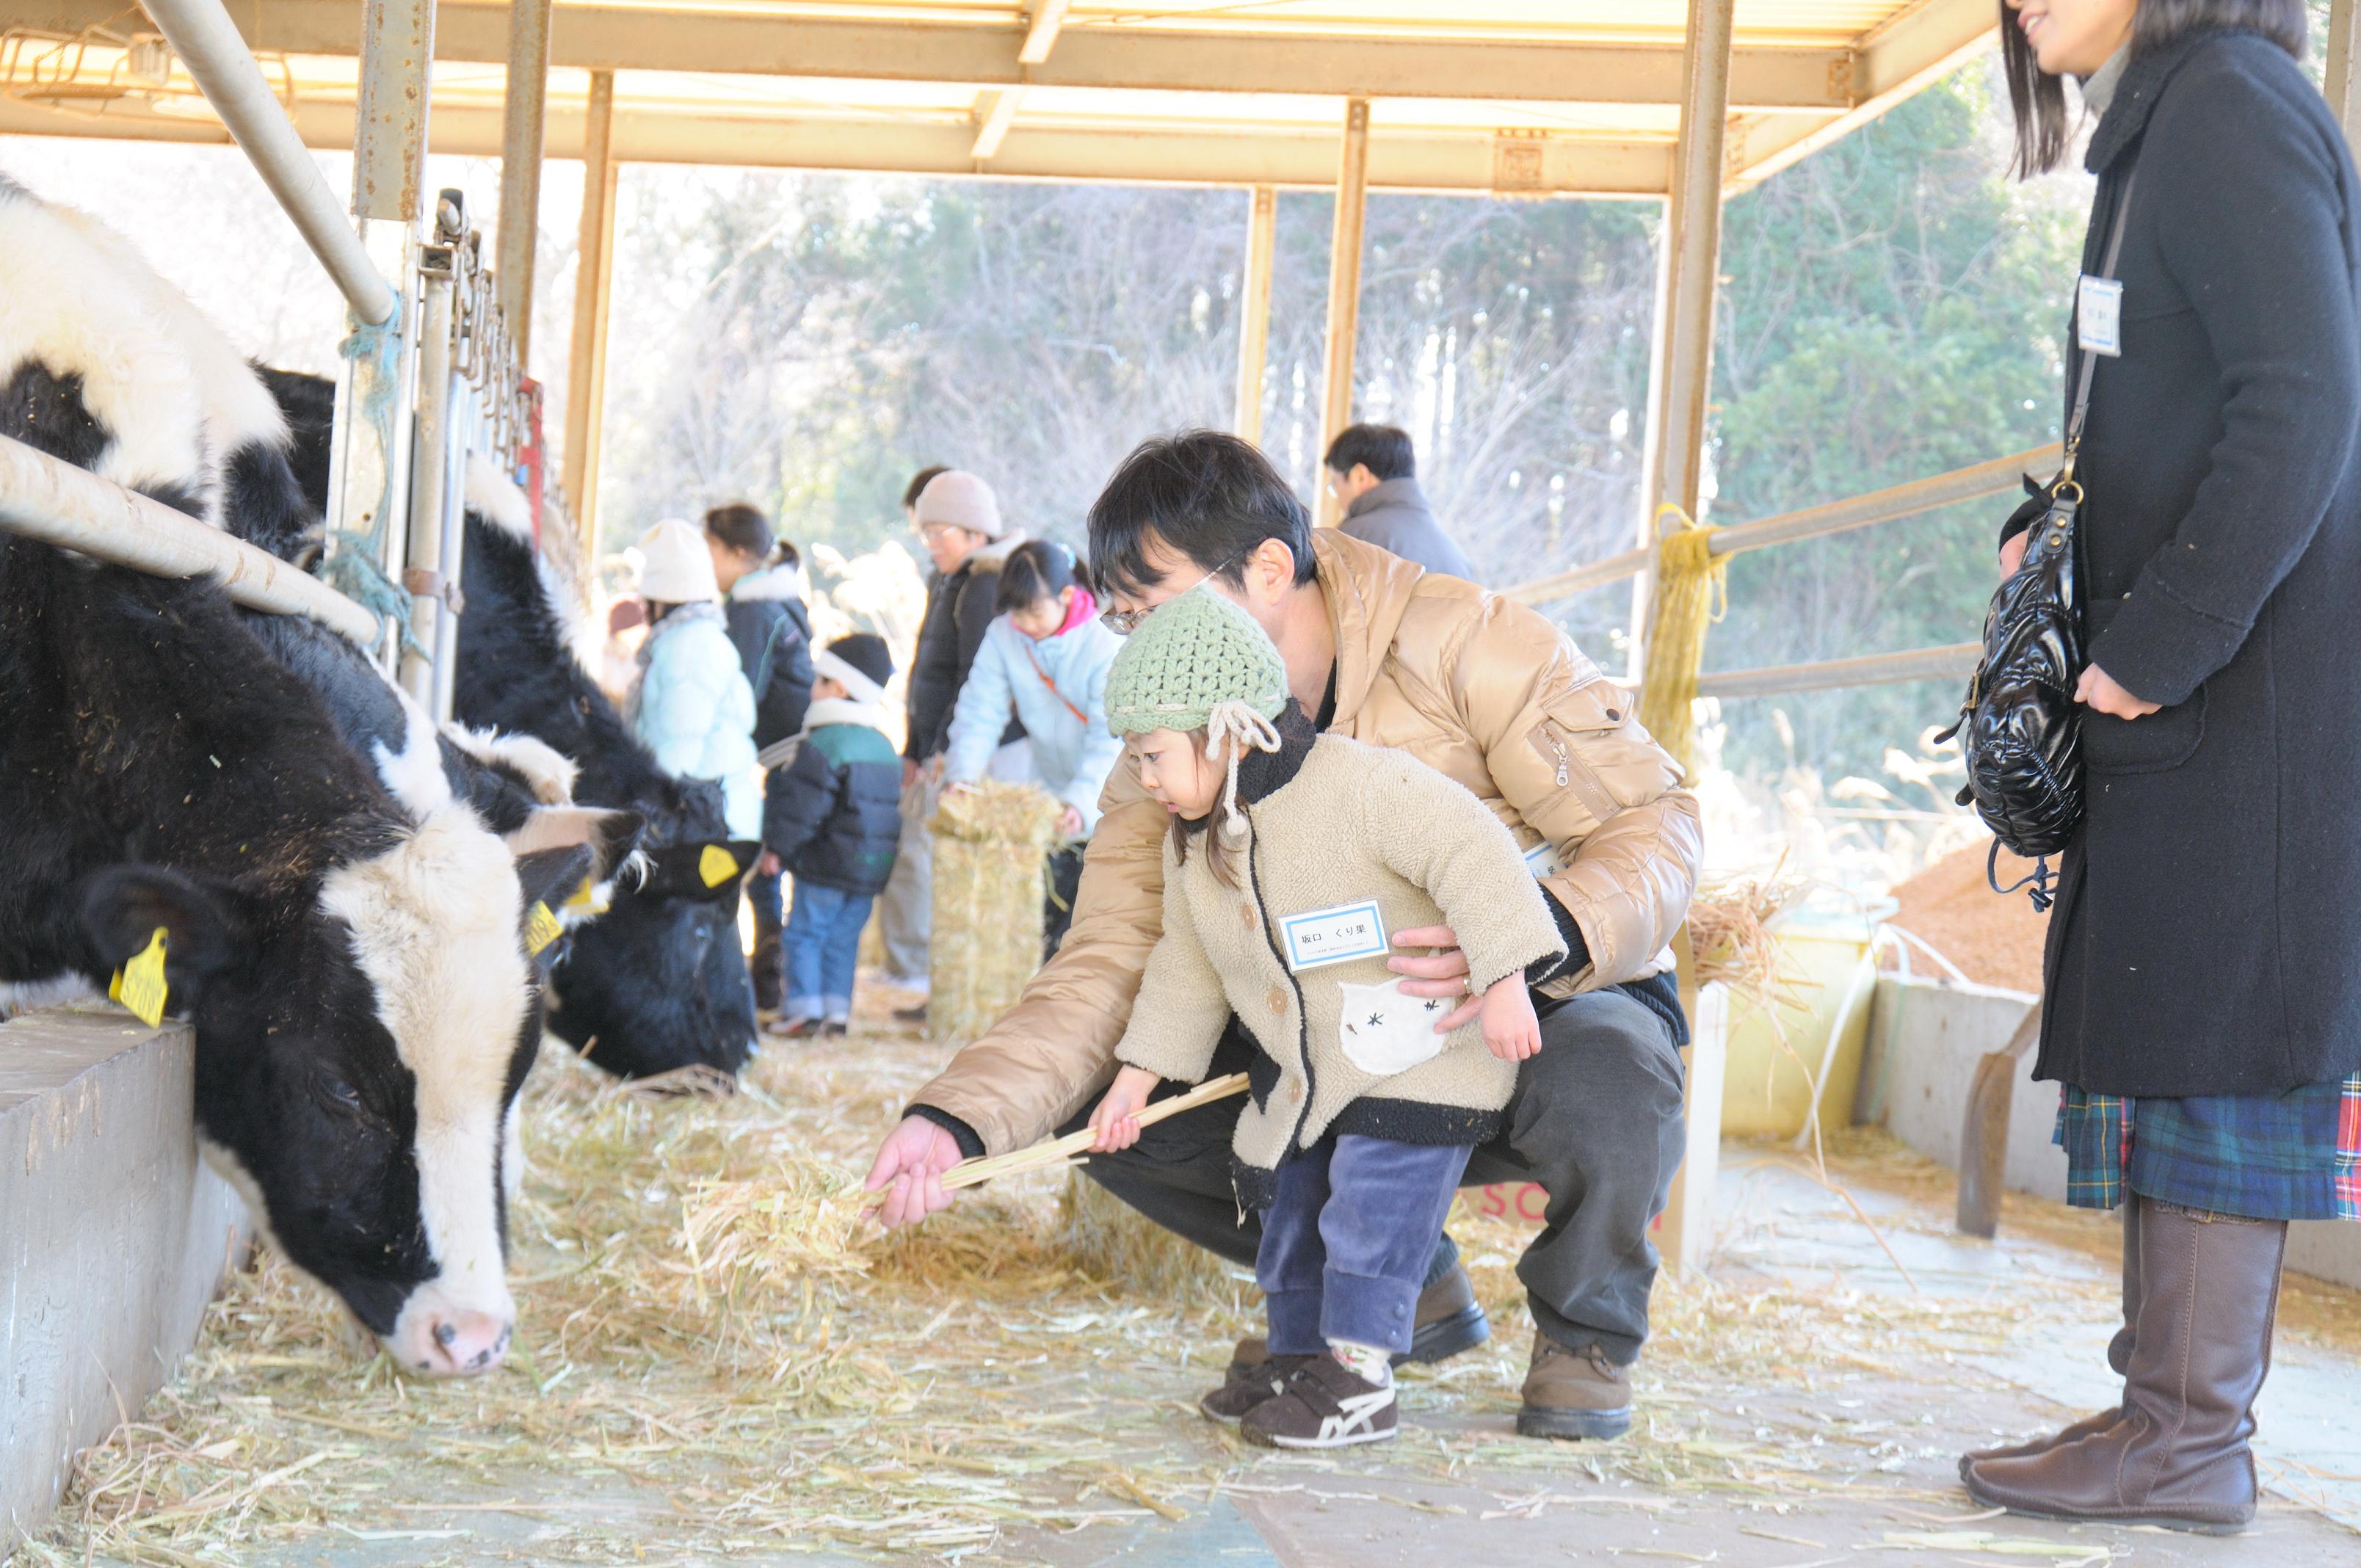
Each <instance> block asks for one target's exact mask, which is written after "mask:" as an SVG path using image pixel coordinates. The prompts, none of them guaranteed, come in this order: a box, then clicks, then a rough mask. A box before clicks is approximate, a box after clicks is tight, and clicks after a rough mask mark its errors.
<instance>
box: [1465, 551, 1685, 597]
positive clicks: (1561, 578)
mask: <svg viewBox="0 0 2361 1568" xmlns="http://www.w3.org/2000/svg"><path fill="white" fill-rule="evenodd" d="M1655 558H1656V553H1655V552H1654V551H1653V550H1626V551H1625V552H1623V554H1620V555H1609V556H1608V557H1607V558H1606V559H1605V560H1603V561H1593V562H1592V563H1591V564H1590V565H1587V566H1576V567H1575V568H1574V569H1573V570H1572V571H1570V572H1556V573H1553V574H1552V575H1551V576H1546V577H1535V578H1534V579H1533V580H1532V582H1530V583H1519V584H1517V585H1515V586H1514V587H1506V588H1502V589H1501V590H1500V597H1501V598H1512V599H1516V600H1518V601H1520V602H1521V603H1524V604H1545V603H1547V602H1548V601H1549V600H1551V599H1558V598H1566V597H1567V596H1568V595H1571V594H1578V593H1583V592H1586V591H1587V590H1588V589H1591V588H1603V587H1606V586H1607V585H1608V584H1609V583H1620V582H1621V581H1623V579H1624V578H1626V577H1636V576H1639V575H1640V574H1641V573H1642V572H1644V571H1646V570H1647V569H1648V563H1649V562H1651V561H1653V560H1654V559H1655Z"/></svg>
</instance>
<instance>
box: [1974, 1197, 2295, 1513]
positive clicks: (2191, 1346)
mask: <svg viewBox="0 0 2361 1568" xmlns="http://www.w3.org/2000/svg"><path fill="white" fill-rule="evenodd" d="M2136 1223H2137V1224H2138V1226H2139V1230H2140V1272H2141V1290H2140V1302H2139V1311H2138V1315H2137V1318H2136V1331H2137V1332H2136V1334H2135V1336H2134V1340H2133V1344H2132V1356H2131V1373H2130V1376H2128V1378H2127V1379H2126V1380H2125V1387H2124V1394H2125V1407H2126V1410H2125V1417H2124V1419H2123V1420H2119V1421H2117V1422H2115V1423H2114V1425H2112V1426H2110V1427H2108V1428H2107V1429H2106V1430H2105V1431H2101V1432H2098V1433H2095V1434H2093V1435H2092V1436H2088V1437H2084V1438H2081V1439H2079V1440H2077V1441H2075V1442H2070V1443H2066V1444H2063V1445H2061V1446H2059V1447H2057V1448H2052V1449H2048V1450H2045V1451H2044V1452H2042V1453H2035V1454H2031V1455H2027V1456H2026V1457H2024V1458H2019V1459H1993V1460H1982V1461H1978V1462H1976V1463H1974V1464H1970V1465H1969V1466H1968V1474H1967V1483H1968V1494H1969V1496H1971V1497H1973V1498H1975V1500H1976V1501H1977V1502H1978V1503H1981V1504H1982V1505H1983V1506H1984V1507H1986V1508H2006V1509H2008V1510H2009V1511H2010V1512H2011V1513H2017V1514H2024V1515H2026V1516H2027V1517H2028V1518H2033V1519H2061V1520H2067V1521H2070V1522H2071V1521H2085V1520H2087V1521H2104V1522H2107V1523H2115V1524H2154V1525H2162V1526H2164V1527H2165V1528H2167V1529H2169V1530H2198V1531H2202V1532H2203V1533H2205V1534H2208V1535H2228V1534H2232V1533H2234V1532H2235V1531H2237V1530H2244V1529H2245V1528H2246V1525H2247V1524H2248V1522H2250V1521H2251V1520H2252V1519H2254V1517H2255V1502H2256V1485H2255V1456H2254V1452H2253V1450H2252V1449H2250V1448H2249V1447H2248V1446H2247V1439H2248V1438H2250V1437H2252V1436H2253V1435H2254V1431H2255V1419H2254V1407H2255V1396H2256V1395H2257V1393H2259V1392H2261V1390H2262V1387H2263V1378H2264V1376H2265V1375H2266V1374H2267V1373H2268V1371H2269V1370H2270V1355H2271V1332H2272V1329H2273V1327H2274V1326H2275V1324H2276V1321H2277V1318H2278V1312H2279V1268H2280V1266H2281V1265H2282V1264H2283V1263H2284V1262H2285V1261H2286V1257H2287V1224H2286V1222H2284V1221H2279V1220H2242V1219H2235V1218H2231V1217H2227V1216H2222V1215H2213V1214H2201V1213H2194V1212H2190V1211H2188V1210H2185V1209H2177V1208H2173V1207H2170V1206H2169V1205H2167V1204H2163V1203H2157V1202H2153V1201H2150V1202H2144V1203H2142V1204H2141V1205H2140V1208H2139V1215H2138V1219H2137V1222H2136Z"/></svg>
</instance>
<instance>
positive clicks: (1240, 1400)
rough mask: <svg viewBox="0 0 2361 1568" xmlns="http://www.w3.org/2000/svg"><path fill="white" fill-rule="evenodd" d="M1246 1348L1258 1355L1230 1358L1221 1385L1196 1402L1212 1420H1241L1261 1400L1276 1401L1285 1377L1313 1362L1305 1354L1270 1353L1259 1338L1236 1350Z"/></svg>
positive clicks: (1246, 1342) (1242, 1343)
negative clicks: (1227, 1373) (1228, 1366)
mask: <svg viewBox="0 0 2361 1568" xmlns="http://www.w3.org/2000/svg"><path fill="white" fill-rule="evenodd" d="M1248 1345H1252V1346H1253V1347H1254V1349H1255V1351H1256V1353H1257V1354H1255V1355H1254V1357H1253V1358H1252V1359H1249V1358H1248V1357H1247V1356H1246V1355H1245V1354H1238V1355H1235V1356H1233V1357H1232V1358H1231V1360H1230V1370H1229V1375H1228V1376H1227V1377H1225V1378H1224V1380H1223V1383H1222V1386H1221V1387H1218V1388H1216V1389H1214V1390H1213V1392H1212V1393H1210V1394H1208V1395H1206V1396H1205V1397H1204V1398H1202V1399H1200V1400H1198V1401H1197V1408H1198V1409H1201V1410H1202V1411H1204V1412H1205V1414H1206V1415H1207V1416H1208V1417H1209V1418H1211V1419H1212V1420H1217V1421H1235V1420H1240V1419H1241V1418H1243V1417H1244V1416H1245V1415H1246V1412H1247V1411H1248V1410H1251V1409H1254V1408H1255V1407H1256V1406H1257V1405H1259V1404H1261V1403H1262V1402H1263V1401H1264V1400H1266V1399H1274V1398H1278V1397H1279V1393H1280V1391H1281V1390H1282V1389H1284V1388H1285V1387H1287V1379H1288V1377H1289V1376H1290V1375H1292V1374H1293V1372H1294V1371H1295V1369H1296V1368H1297V1367H1299V1366H1301V1365H1303V1364H1304V1363H1305V1362H1307V1361H1309V1360H1311V1359H1312V1357H1310V1356H1308V1355H1272V1354H1268V1353H1267V1352H1265V1351H1264V1350H1263V1347H1262V1341H1260V1340H1258V1339H1255V1340H1243V1341H1241V1342H1239V1345H1238V1349H1239V1351H1240V1352H1241V1353H1243V1352H1245V1350H1246V1347H1247V1346H1248Z"/></svg>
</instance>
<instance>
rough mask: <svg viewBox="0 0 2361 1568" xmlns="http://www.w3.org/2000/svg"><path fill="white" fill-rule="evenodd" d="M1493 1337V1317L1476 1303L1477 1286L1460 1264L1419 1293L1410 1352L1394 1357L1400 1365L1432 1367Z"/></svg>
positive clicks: (1452, 1267) (1397, 1364)
mask: <svg viewBox="0 0 2361 1568" xmlns="http://www.w3.org/2000/svg"><path fill="white" fill-rule="evenodd" d="M1491 1337H1492V1322H1491V1320H1490V1319H1488V1318H1487V1317H1485V1315H1484V1309H1483V1308H1482V1307H1480V1306H1478V1305H1477V1302H1476V1286H1475V1284H1474V1282H1473V1281H1471V1280H1470V1279H1469V1278H1468V1277H1467V1271H1466V1269H1464V1268H1462V1267H1460V1266H1458V1265H1457V1264H1453V1265H1452V1266H1451V1271H1450V1272H1449V1273H1447V1274H1445V1275H1444V1277H1442V1278H1440V1279H1438V1280H1436V1281H1435V1282H1434V1283H1433V1284H1432V1285H1430V1286H1428V1287H1427V1288H1425V1289H1423V1290H1422V1291H1420V1292H1419V1293H1418V1310H1417V1313H1416V1315H1415V1317H1414V1318H1413V1320H1412V1321H1411V1331H1410V1354H1407V1355H1397V1356H1395V1357H1394V1365H1396V1366H1400V1365H1401V1364H1402V1363H1403V1362H1405V1361H1415V1362H1417V1363H1419V1364H1420V1365H1423V1366H1432V1365H1434V1364H1435V1363H1436V1362H1438V1361H1448V1360H1450V1359H1451V1358H1452V1357H1453V1356H1455V1355H1457V1354H1459V1353H1460V1352H1461V1351H1463V1350H1473V1349H1475V1348H1476V1347H1477V1345H1479V1344H1482V1343H1484V1342H1485V1341H1486V1340H1488V1339H1490V1338H1491Z"/></svg>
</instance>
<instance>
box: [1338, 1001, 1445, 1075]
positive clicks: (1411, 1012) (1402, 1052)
mask: <svg viewBox="0 0 2361 1568" xmlns="http://www.w3.org/2000/svg"><path fill="white" fill-rule="evenodd" d="M1336 989H1337V990H1338V991H1339V992H1342V993H1343V997H1344V1012H1343V1014H1341V1016H1340V1019H1339V1022H1338V1024H1337V1036H1338V1043H1339V1044H1340V1045H1342V1046H1343V1047H1344V1051H1345V1060H1346V1061H1349V1062H1351V1063H1352V1064H1353V1065H1354V1066H1355V1067H1357V1068H1359V1069H1361V1070H1362V1071H1363V1072H1366V1073H1370V1074H1373V1075H1374V1076H1376V1077H1378V1078H1390V1077H1392V1076H1393V1075H1394V1074H1395V1073H1398V1072H1406V1071H1408V1070H1409V1069H1411V1068H1414V1067H1416V1066H1417V1065H1418V1064H1419V1063H1421V1062H1422V1061H1432V1060H1433V1059H1434V1058H1436V1057H1438V1056H1440V1055H1442V1054H1443V1045H1444V1040H1445V1038H1447V1036H1443V1035H1438V1034H1436V1033H1435V1032H1434V1026H1435V1025H1437V1024H1439V1023H1441V1022H1442V1021H1443V1017H1444V1013H1445V1012H1446V1011H1447V1007H1448V1004H1447V1003H1445V1002H1444V999H1443V998H1441V997H1439V996H1405V995H1403V994H1402V993H1401V992H1400V990H1399V989H1398V982H1396V981H1386V982H1385V983H1384V984H1382V985H1353V984H1349V983H1346V982H1344V981H1339V982H1338V984H1337V987H1336Z"/></svg>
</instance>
